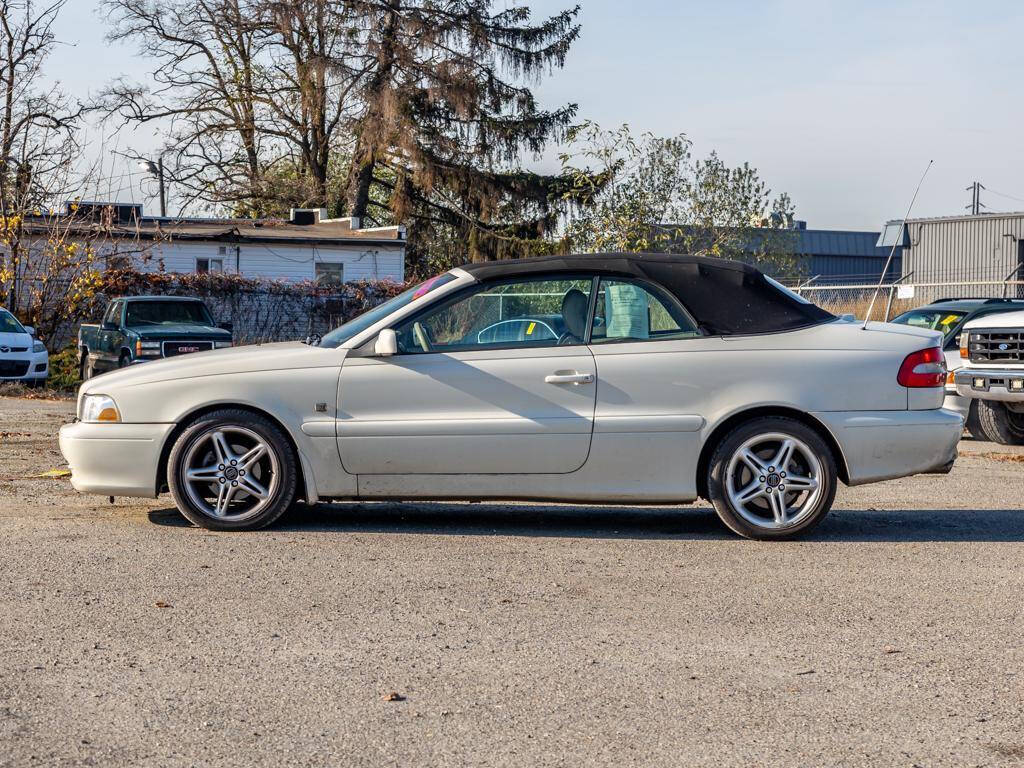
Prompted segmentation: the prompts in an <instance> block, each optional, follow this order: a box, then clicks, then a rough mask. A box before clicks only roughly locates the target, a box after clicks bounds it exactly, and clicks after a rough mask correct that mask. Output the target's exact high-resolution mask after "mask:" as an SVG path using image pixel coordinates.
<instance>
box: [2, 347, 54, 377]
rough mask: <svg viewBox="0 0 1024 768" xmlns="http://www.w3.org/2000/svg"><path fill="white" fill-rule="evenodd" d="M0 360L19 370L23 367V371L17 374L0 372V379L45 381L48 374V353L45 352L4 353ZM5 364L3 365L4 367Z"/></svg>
mask: <svg viewBox="0 0 1024 768" xmlns="http://www.w3.org/2000/svg"><path fill="white" fill-rule="evenodd" d="M0 362H3V363H5V364H12V365H13V366H16V367H17V368H18V369H19V370H21V369H22V368H24V371H25V372H24V373H18V374H17V375H13V374H11V375H5V374H4V373H3V372H0V381H46V377H47V376H49V375H50V355H49V353H47V352H35V353H33V352H25V353H14V354H11V355H4V356H2V357H0ZM6 368H7V365H5V366H3V369H6Z"/></svg>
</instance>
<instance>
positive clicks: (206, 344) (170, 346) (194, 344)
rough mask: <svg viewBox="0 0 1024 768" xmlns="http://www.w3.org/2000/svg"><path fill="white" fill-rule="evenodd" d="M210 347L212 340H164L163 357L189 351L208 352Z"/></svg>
mask: <svg viewBox="0 0 1024 768" xmlns="http://www.w3.org/2000/svg"><path fill="white" fill-rule="evenodd" d="M211 349H213V342H212V341H165V342H164V357H175V356H176V355H187V354H188V353H190V352H208V351H210V350H211Z"/></svg>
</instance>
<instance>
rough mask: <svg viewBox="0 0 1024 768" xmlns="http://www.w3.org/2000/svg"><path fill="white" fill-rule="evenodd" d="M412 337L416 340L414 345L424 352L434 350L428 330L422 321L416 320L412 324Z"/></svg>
mask: <svg viewBox="0 0 1024 768" xmlns="http://www.w3.org/2000/svg"><path fill="white" fill-rule="evenodd" d="M412 337H413V338H414V339H415V340H416V346H418V347H419V348H420V349H422V350H423V351H424V352H432V351H433V350H434V345H433V343H432V342H431V341H430V331H428V330H427V329H426V328H424V327H423V323H421V322H419V321H416V322H415V323H413V324H412Z"/></svg>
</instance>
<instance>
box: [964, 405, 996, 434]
mask: <svg viewBox="0 0 1024 768" xmlns="http://www.w3.org/2000/svg"><path fill="white" fill-rule="evenodd" d="M979 402H981V401H980V400H971V407H970V408H968V410H967V423H966V425H965V426H966V427H967V432H968V434H970V436H971V437H972V438H974V439H975V440H981V441H982V442H992V438H991V437H989V435H988V433H987V432H986V431H985V428H984V427H983V426H982V425H981V419H980V418H978V403H979Z"/></svg>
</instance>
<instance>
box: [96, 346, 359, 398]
mask: <svg viewBox="0 0 1024 768" xmlns="http://www.w3.org/2000/svg"><path fill="white" fill-rule="evenodd" d="M347 352H348V350H347V349H327V348H324V347H312V346H309V345H308V344H303V343H302V342H300V341H286V342H279V343H275V344H252V345H249V346H244V347H230V348H226V349H218V350H214V351H213V352H194V353H192V354H189V355H178V356H175V357H168V358H164V359H163V360H154V361H152V362H147V363H143V364H141V365H133V366H131V367H129V368H122V369H120V370H117V371H112V372H111V373H104V374H102V375H100V376H97V377H95V378H93V379H89V380H88V381H87V382H85V384H83V385H82V390H81V391H82V392H84V393H87V394H91V393H101V394H106V395H110V394H113V393H114V392H115V391H116V390H118V389H121V388H125V387H136V386H139V385H143V384H148V383H151V382H158V381H172V380H174V381H180V380H187V379H193V378H198V377H201V376H222V375H233V374H240V373H252V372H254V371H279V370H285V369H291V368H298V369H303V368H324V367H330V366H340V365H341V363H342V361H343V360H344V359H345V354H346V353H347Z"/></svg>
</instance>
